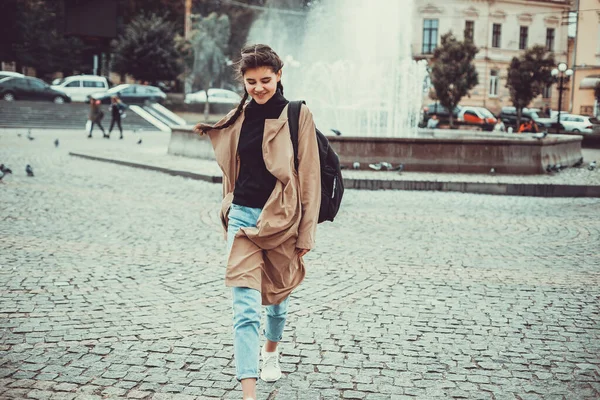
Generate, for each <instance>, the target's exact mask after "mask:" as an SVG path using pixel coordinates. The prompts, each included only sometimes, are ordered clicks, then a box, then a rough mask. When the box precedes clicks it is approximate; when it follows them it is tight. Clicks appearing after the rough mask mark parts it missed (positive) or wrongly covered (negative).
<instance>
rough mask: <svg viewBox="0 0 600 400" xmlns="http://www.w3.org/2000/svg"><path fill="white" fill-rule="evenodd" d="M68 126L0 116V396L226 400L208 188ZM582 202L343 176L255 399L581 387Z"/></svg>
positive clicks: (588, 338) (593, 250) (226, 350)
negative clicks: (106, 147) (362, 184)
mask: <svg viewBox="0 0 600 400" xmlns="http://www.w3.org/2000/svg"><path fill="white" fill-rule="evenodd" d="M68 135H70V134H68V133H64V134H56V135H55V134H54V133H53V134H52V135H49V134H47V135H44V133H43V132H37V133H36V137H37V139H36V140H34V141H28V140H27V139H25V137H17V136H16V134H14V132H13V133H10V134H8V133H6V132H0V162H4V163H5V164H7V165H8V166H10V167H12V169H13V171H14V174H13V175H12V176H8V177H6V178H5V179H4V181H6V182H5V183H4V184H0V204H1V206H0V221H1V225H0V226H1V227H2V228H1V229H0V267H1V269H0V293H1V295H0V398H37V399H48V398H50V399H74V398H76V399H79V398H81V399H100V398H126V397H129V398H138V399H147V398H153V399H171V398H172V399H187V398H190V399H191V398H198V399H209V398H215V399H216V398H225V399H240V398H241V395H240V392H239V391H238V387H237V382H236V381H235V378H234V363H233V359H232V351H233V349H232V337H231V311H230V307H231V306H230V298H229V292H228V290H227V289H226V288H225V287H224V284H223V275H224V258H225V254H224V242H223V241H222V234H221V231H220V226H219V221H218V218H217V213H216V210H217V207H218V204H219V200H220V199H219V198H220V186H219V185H215V184H210V183H205V182H201V181H193V180H189V179H183V178H179V177H171V176H168V175H165V174H159V173H155V172H151V171H144V170H138V169H132V168H127V167H122V166H118V165H113V164H106V163H98V162H94V161H88V160H84V159H79V158H75V157H70V156H68V151H70V150H73V149H72V148H70V147H69V143H68V137H69V136H68ZM55 137H59V138H60V139H61V145H60V147H59V148H54V145H53V143H52V142H53V141H54V139H55ZM94 140H95V141H96V143H98V145H100V143H102V142H101V139H94ZM134 140H135V138H134V137H133V135H129V136H128V138H126V141H125V143H123V146H126V145H132V146H133V145H135V142H134ZM115 143H117V142H116V141H115ZM26 164H31V165H32V167H33V169H34V171H35V174H36V176H35V177H33V178H28V177H27V176H26V175H25V172H24V167H25V165H26ZM599 211H600V200H599V199H565V198H528V197H509V196H487V195H472V194H460V193H439V192H408V191H390V192H385V191H377V192H369V191H352V190H349V191H347V193H346V197H345V200H344V204H343V209H342V211H341V212H340V215H339V218H338V220H337V221H336V222H335V223H333V224H323V225H321V226H320V227H319V232H318V245H317V248H315V249H314V250H313V251H312V252H311V253H309V254H308V255H307V263H308V274H307V278H306V281H305V282H304V283H303V284H302V285H301V287H300V289H299V290H297V291H296V292H295V293H294V294H293V296H292V301H291V304H290V315H289V323H288V326H287V328H286V332H285V335H284V336H285V337H284V341H283V343H282V345H281V350H282V354H283V355H282V358H281V361H282V367H283V370H284V377H283V378H282V379H281V380H280V381H278V382H276V383H274V384H267V383H264V382H262V381H261V382H259V399H261V400H263V399H267V398H269V399H278V400H279V399H369V400H371V399H404V398H418V399H448V398H467V399H496V400H499V399H521V400H524V399H593V398H598V397H599V396H600V325H599V322H600V307H599V304H600V302H599V300H600V288H599V284H600V251H599V250H600V245H599V240H600V219H599V218H598V215H599Z"/></svg>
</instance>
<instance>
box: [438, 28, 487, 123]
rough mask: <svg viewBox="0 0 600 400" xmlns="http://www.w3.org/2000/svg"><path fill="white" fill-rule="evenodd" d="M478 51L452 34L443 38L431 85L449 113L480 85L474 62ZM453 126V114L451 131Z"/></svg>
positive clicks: (468, 42) (470, 43)
mask: <svg viewBox="0 0 600 400" xmlns="http://www.w3.org/2000/svg"><path fill="white" fill-rule="evenodd" d="M477 52H478V50H477V47H475V45H473V43H472V42H471V41H465V42H460V41H458V40H456V38H455V37H454V35H453V34H452V32H448V33H446V34H445V35H443V36H442V38H441V45H440V46H439V47H438V48H436V49H435V52H434V53H433V64H432V67H431V82H432V83H433V87H434V88H435V92H436V96H437V98H438V99H439V101H440V103H441V104H442V105H443V106H444V107H446V108H447V109H448V110H454V107H456V106H457V105H458V103H460V100H461V99H462V98H463V97H464V96H466V95H467V94H468V92H469V90H471V89H472V88H473V87H475V86H476V85H477V84H478V83H479V78H478V76H477V71H476V70H475V66H474V65H473V59H474V58H475V55H476V54H477ZM453 124H454V121H453V116H452V113H450V127H452V126H453Z"/></svg>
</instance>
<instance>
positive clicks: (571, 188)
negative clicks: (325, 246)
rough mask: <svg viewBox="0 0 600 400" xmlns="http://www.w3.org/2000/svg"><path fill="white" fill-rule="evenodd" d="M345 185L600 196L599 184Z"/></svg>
mask: <svg viewBox="0 0 600 400" xmlns="http://www.w3.org/2000/svg"><path fill="white" fill-rule="evenodd" d="M344 188H346V189H363V190H431V191H439V192H461V193H475V194H495V195H505V196H529V197H600V185H589V186H588V185H550V184H532V183H484V182H432V181H392V180H375V179H374V180H369V179H348V178H347V179H344Z"/></svg>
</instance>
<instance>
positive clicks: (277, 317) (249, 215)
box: [227, 204, 290, 380]
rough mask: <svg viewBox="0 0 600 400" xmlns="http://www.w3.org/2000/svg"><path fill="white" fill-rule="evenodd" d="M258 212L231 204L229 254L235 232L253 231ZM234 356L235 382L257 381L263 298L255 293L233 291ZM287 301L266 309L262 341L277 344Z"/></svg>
mask: <svg viewBox="0 0 600 400" xmlns="http://www.w3.org/2000/svg"><path fill="white" fill-rule="evenodd" d="M261 211H262V209H261V208H250V207H244V206H239V205H237V204H232V205H231V209H230V210H229V221H228V226H227V251H228V253H229V251H231V247H232V246H233V239H234V238H235V235H236V233H237V231H239V230H240V228H243V227H255V226H256V221H257V220H258V217H259V215H260V213H261ZM231 293H232V297H233V352H234V358H235V368H236V377H237V379H238V380H242V379H247V378H255V379H258V358H259V352H260V342H259V334H258V332H259V329H260V313H261V304H262V297H261V294H260V292H259V291H258V290H255V289H250V288H245V287H233V288H231ZM289 299H290V298H289V297H288V298H286V299H285V300H284V301H282V302H281V303H280V304H277V305H272V306H266V309H267V323H266V329H265V330H263V334H264V335H265V337H266V338H267V339H268V340H270V341H272V342H279V341H281V338H282V336H283V328H284V327H285V320H286V318H287V308H288V303H289Z"/></svg>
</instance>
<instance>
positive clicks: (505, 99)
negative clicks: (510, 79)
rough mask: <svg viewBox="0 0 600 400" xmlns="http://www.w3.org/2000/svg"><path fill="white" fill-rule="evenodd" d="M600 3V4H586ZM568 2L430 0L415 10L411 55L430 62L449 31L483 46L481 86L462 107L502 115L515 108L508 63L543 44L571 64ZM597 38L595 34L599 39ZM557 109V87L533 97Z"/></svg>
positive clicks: (565, 101)
mask: <svg viewBox="0 0 600 400" xmlns="http://www.w3.org/2000/svg"><path fill="white" fill-rule="evenodd" d="M588 1H593V2H595V3H598V0H588ZM570 8H571V1H569V0H554V1H553V0H428V1H423V2H421V1H419V2H418V3H417V6H416V7H415V13H416V16H415V18H416V19H415V21H418V23H416V24H415V25H416V26H419V27H420V29H421V34H420V35H415V36H416V37H415V39H416V40H414V42H413V49H412V50H413V54H414V55H415V58H417V59H431V57H432V55H433V51H434V49H435V47H436V46H437V45H438V44H439V41H440V37H441V36H442V35H443V34H445V33H446V32H448V31H452V32H453V33H454V35H455V36H456V37H457V38H458V39H459V40H462V39H464V38H465V35H468V36H469V37H471V38H472V39H473V42H474V43H475V45H476V46H477V47H478V48H479V53H477V55H476V57H475V65H476V68H477V72H478V73H479V84H478V85H477V86H476V87H475V88H473V89H472V90H471V93H470V94H471V96H470V97H464V98H463V99H462V101H461V104H463V105H474V106H484V107H487V108H489V109H490V110H491V111H492V112H494V113H498V112H499V111H500V109H501V108H502V107H503V106H511V105H512V103H511V101H510V96H509V93H508V89H507V88H506V75H507V69H508V66H509V65H510V61H511V60H512V58H513V57H517V56H519V55H520V54H521V53H522V52H523V50H525V49H527V48H529V47H531V46H533V45H536V44H537V45H544V46H546V47H547V48H548V49H549V50H550V51H552V52H553V53H554V56H555V59H556V61H557V62H560V61H564V62H567V61H568V25H567V24H566V22H567V21H568V14H569V11H570ZM596 36H597V35H596ZM569 98H570V94H569V93H568V92H563V109H565V110H567V109H568V108H569V101H568V100H569ZM546 105H549V106H550V107H551V108H552V109H555V110H556V109H557V108H558V92H557V90H556V87H555V85H552V86H551V87H548V88H546V90H544V94H543V95H542V96H539V97H538V98H536V99H534V101H533V102H532V106H537V107H540V108H541V107H543V106H546Z"/></svg>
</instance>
